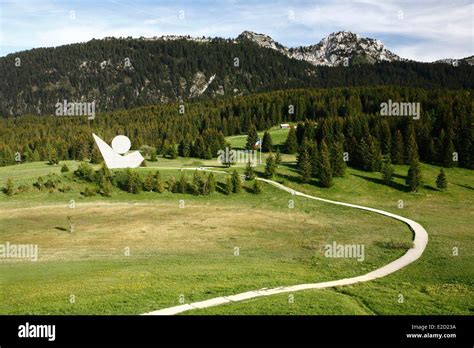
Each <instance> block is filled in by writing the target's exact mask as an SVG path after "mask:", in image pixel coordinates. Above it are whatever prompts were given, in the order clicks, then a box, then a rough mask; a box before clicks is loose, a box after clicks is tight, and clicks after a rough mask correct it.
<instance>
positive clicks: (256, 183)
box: [252, 179, 262, 195]
mask: <svg viewBox="0 0 474 348" xmlns="http://www.w3.org/2000/svg"><path fill="white" fill-rule="evenodd" d="M252 191H253V193H255V194H256V195H258V194H260V193H262V188H261V186H260V183H259V181H258V180H257V179H255V180H254V181H253V188H252Z"/></svg>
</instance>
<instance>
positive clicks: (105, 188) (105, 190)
mask: <svg viewBox="0 0 474 348" xmlns="http://www.w3.org/2000/svg"><path fill="white" fill-rule="evenodd" d="M97 191H98V192H99V194H100V195H102V196H104V197H110V196H111V195H112V183H111V182H110V181H109V180H108V179H107V177H106V176H102V177H101V179H100V182H99V185H98V190H97Z"/></svg>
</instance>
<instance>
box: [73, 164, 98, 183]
mask: <svg viewBox="0 0 474 348" xmlns="http://www.w3.org/2000/svg"><path fill="white" fill-rule="evenodd" d="M74 175H75V176H77V177H78V178H79V179H82V180H85V181H89V182H93V181H94V179H95V178H94V170H93V169H92V167H91V166H90V165H89V164H88V163H86V162H82V163H81V164H79V167H77V169H76V170H75V171H74Z"/></svg>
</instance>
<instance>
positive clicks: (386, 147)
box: [380, 120, 392, 155]
mask: <svg viewBox="0 0 474 348" xmlns="http://www.w3.org/2000/svg"><path fill="white" fill-rule="evenodd" d="M380 144H381V146H380V147H381V150H382V154H383V155H390V153H391V148H392V134H391V132H390V126H389V124H388V122H387V121H386V120H383V121H382V123H381V130H380Z"/></svg>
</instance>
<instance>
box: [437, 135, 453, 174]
mask: <svg viewBox="0 0 474 348" xmlns="http://www.w3.org/2000/svg"><path fill="white" fill-rule="evenodd" d="M442 144H443V145H442V146H443V149H442V152H441V164H442V165H444V166H445V167H448V168H450V167H453V166H454V165H455V162H454V161H453V158H454V152H455V151H456V150H455V148H454V144H453V136H452V131H448V132H447V134H446V136H444V137H443V143H442Z"/></svg>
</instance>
